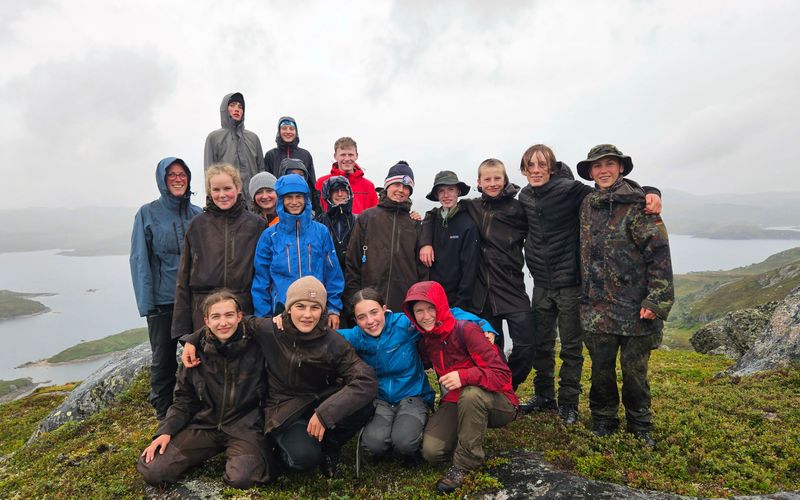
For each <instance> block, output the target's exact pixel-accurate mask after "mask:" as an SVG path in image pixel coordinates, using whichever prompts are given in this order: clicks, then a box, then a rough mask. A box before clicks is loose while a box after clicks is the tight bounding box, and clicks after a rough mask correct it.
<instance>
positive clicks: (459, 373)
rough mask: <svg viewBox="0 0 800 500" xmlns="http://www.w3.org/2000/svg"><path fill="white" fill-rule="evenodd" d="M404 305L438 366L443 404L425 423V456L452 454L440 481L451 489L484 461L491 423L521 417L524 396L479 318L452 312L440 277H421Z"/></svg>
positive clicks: (425, 356) (429, 362)
mask: <svg viewBox="0 0 800 500" xmlns="http://www.w3.org/2000/svg"><path fill="white" fill-rule="evenodd" d="M403 311H404V312H405V314H406V316H407V317H408V319H410V320H411V322H412V323H413V324H414V326H415V327H416V328H417V330H419V332H420V333H421V334H422V341H421V344H420V349H419V350H420V354H421V356H422V360H423V363H424V364H425V366H433V369H434V371H436V375H437V376H438V377H439V383H440V384H441V385H442V388H443V389H442V391H443V392H442V398H441V400H440V402H439V408H438V409H437V410H436V412H435V413H434V414H433V415H432V416H431V418H430V420H428V425H427V426H426V427H425V433H424V435H423V437H422V456H423V458H424V459H425V460H427V461H428V462H446V461H448V460H450V458H451V457H452V460H453V465H452V467H450V469H449V470H448V471H447V473H446V474H445V476H444V477H442V478H441V479H440V480H439V482H438V483H437V484H436V488H437V489H438V490H439V491H440V492H443V493H447V492H451V491H453V490H455V489H457V488H459V487H460V486H461V485H462V484H463V482H464V475H465V474H466V473H467V472H468V471H470V470H472V469H476V468H477V467H480V465H481V464H483V461H484V458H485V453H484V451H483V435H484V433H485V432H486V428H487V427H503V426H505V425H506V424H508V423H510V422H511V421H513V420H514V418H516V415H517V408H518V406H519V401H518V400H517V396H516V395H515V394H514V391H513V389H512V388H511V370H510V369H509V368H508V365H506V363H505V362H504V361H503V359H502V358H501V357H500V352H499V351H498V349H497V346H495V345H494V344H492V343H489V342H486V339H485V337H484V334H483V331H482V330H481V328H480V327H479V326H478V325H477V324H474V323H471V322H469V321H457V320H456V319H455V318H454V317H453V313H452V312H451V311H450V305H449V304H448V302H447V295H446V294H445V291H444V288H442V285H440V284H439V283H437V282H435V281H422V282H420V283H416V284H415V285H413V286H412V287H411V288H409V290H408V293H407V294H406V300H405V302H404V304H403Z"/></svg>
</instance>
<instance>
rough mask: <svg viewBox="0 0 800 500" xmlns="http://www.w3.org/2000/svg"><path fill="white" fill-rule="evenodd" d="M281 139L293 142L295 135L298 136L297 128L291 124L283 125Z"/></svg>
mask: <svg viewBox="0 0 800 500" xmlns="http://www.w3.org/2000/svg"><path fill="white" fill-rule="evenodd" d="M280 134H281V140H283V142H287V143H289V142H292V141H293V140H294V138H295V137H297V129H296V128H294V127H292V126H291V125H281V131H280Z"/></svg>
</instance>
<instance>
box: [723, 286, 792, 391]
mask: <svg viewBox="0 0 800 500" xmlns="http://www.w3.org/2000/svg"><path fill="white" fill-rule="evenodd" d="M792 363H800V287H797V288H795V289H794V290H792V291H791V292H790V293H789V295H787V296H786V298H785V299H783V300H782V301H781V302H780V303H779V304H778V306H777V307H776V308H775V311H774V312H773V313H772V317H771V318H770V320H769V323H768V324H767V326H766V328H765V329H764V331H763V333H762V334H761V335H760V336H759V337H758V338H757V339H756V341H755V343H754V344H753V347H752V348H751V349H750V350H749V351H747V353H745V354H744V356H742V357H741V358H740V359H739V361H738V362H737V363H736V364H735V365H733V366H732V367H731V368H729V369H728V370H727V372H726V374H727V375H731V376H743V375H751V374H753V373H756V372H760V371H764V370H775V369H778V368H781V367H785V366H787V365H789V364H792Z"/></svg>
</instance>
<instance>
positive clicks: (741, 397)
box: [0, 350, 800, 499]
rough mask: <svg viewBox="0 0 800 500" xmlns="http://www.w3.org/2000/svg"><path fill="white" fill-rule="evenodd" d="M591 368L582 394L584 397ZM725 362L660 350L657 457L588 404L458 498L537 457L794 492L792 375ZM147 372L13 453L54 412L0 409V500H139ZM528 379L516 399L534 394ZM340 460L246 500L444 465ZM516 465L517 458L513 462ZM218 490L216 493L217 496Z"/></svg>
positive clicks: (208, 473)
mask: <svg viewBox="0 0 800 500" xmlns="http://www.w3.org/2000/svg"><path fill="white" fill-rule="evenodd" d="M588 364H589V363H588V359H587V366H586V370H585V371H584V380H583V387H584V395H586V392H587V390H588V387H589V381H588V369H589V367H588ZM729 364H730V361H728V360H726V359H724V358H721V357H718V356H706V355H701V354H697V353H692V352H687V351H677V350H673V351H656V352H655V353H654V355H653V358H652V362H651V386H652V391H653V409H654V412H655V423H656V432H655V437H656V439H657V440H658V442H659V445H658V447H657V448H656V449H655V450H648V449H646V448H645V447H643V446H642V445H640V444H639V443H638V442H637V441H635V440H634V439H633V438H631V437H630V436H629V435H628V434H626V433H624V432H622V433H619V434H617V435H615V436H613V437H610V438H603V439H598V438H595V437H593V436H592V434H591V433H590V432H589V430H588V424H589V421H588V417H587V416H588V407H587V402H586V396H584V398H583V399H582V401H581V408H580V410H581V418H580V422H579V424H578V425H576V426H574V427H572V428H570V429H565V428H564V427H563V426H562V425H561V423H560V420H559V419H558V417H557V416H556V415H554V414H545V415H534V416H525V417H522V418H521V419H519V420H517V421H516V422H514V423H512V424H511V425H509V426H508V427H506V428H504V429H497V430H490V431H489V433H488V440H487V450H488V451H489V454H490V456H494V457H495V458H493V459H491V460H490V461H489V465H488V466H487V468H485V469H483V470H481V471H479V472H477V473H475V474H473V475H472V476H471V477H470V479H469V481H468V482H467V483H466V485H465V487H464V488H462V490H461V491H460V492H459V493H460V494H461V495H465V494H470V493H474V492H477V491H486V490H489V491H491V490H496V489H497V488H499V487H501V484H500V482H499V480H498V479H497V478H496V477H495V476H494V475H493V469H492V465H495V466H496V465H499V464H502V463H504V462H508V460H509V459H508V458H502V457H499V458H498V454H502V453H504V452H513V451H514V450H518V449H527V450H534V451H542V452H543V453H544V456H545V458H546V459H547V460H548V461H550V462H552V463H554V464H556V465H557V466H558V467H560V468H562V469H565V470H568V471H573V472H576V473H579V474H581V475H584V476H586V477H589V478H594V479H601V480H606V481H612V482H616V483H624V484H627V485H628V486H631V487H636V488H647V489H656V490H663V491H672V492H676V493H681V494H686V495H693V496H694V495H701V496H732V495H735V494H756V493H770V492H775V491H781V490H784V491H785V490H799V489H800V390H798V387H800V369H798V368H795V369H791V370H784V371H780V372H775V373H769V374H765V375H760V376H756V377H751V378H747V379H741V380H739V379H729V378H720V379H715V378H714V374H715V373H717V372H718V371H720V370H722V369H724V368H726V367H727V366H728V365H729ZM148 390H149V380H148V378H147V375H146V374H144V375H142V376H141V377H139V378H138V379H137V380H136V381H135V382H134V384H133V387H132V388H131V389H130V390H129V391H128V392H127V393H126V394H124V396H123V397H121V398H120V400H119V402H118V403H117V404H115V405H114V406H113V407H112V408H109V409H107V410H105V411H103V412H101V413H100V414H98V415H95V416H93V417H92V418H90V419H89V420H87V421H86V422H83V423H79V424H68V425H66V426H64V427H62V428H60V429H58V430H56V431H54V432H52V433H50V434H47V435H45V436H43V437H42V438H41V439H40V440H39V441H38V442H37V443H36V444H34V445H32V446H30V447H28V448H26V449H24V450H23V449H21V445H22V443H23V442H24V440H25V439H26V438H27V436H28V435H30V433H31V432H32V431H33V429H34V427H35V423H36V422H37V421H38V420H39V419H40V418H41V417H43V416H44V415H45V414H46V413H47V412H48V411H49V410H50V409H51V408H54V407H55V406H56V405H58V404H59V402H60V401H61V399H62V398H63V394H61V393H58V392H56V393H54V392H53V391H54V389H47V390H40V391H37V392H36V393H34V394H33V395H32V396H29V397H28V398H25V399H23V400H20V401H15V402H13V403H7V404H5V405H2V406H0V420H2V421H3V422H4V423H5V425H4V426H3V428H4V429H5V430H2V431H0V453H3V454H6V455H7V458H6V459H5V460H4V461H2V462H0V497H3V498H8V497H14V496H17V497H21V498H29V497H51V496H57V497H64V498H70V497H87V496H91V497H97V498H100V497H120V498H140V497H141V496H143V495H144V494H145V486H144V483H143V482H142V481H141V479H140V478H139V475H138V473H137V472H136V469H135V467H134V464H135V462H136V459H137V457H138V455H139V453H141V450H142V449H144V447H145V446H146V445H147V444H148V443H149V441H150V439H151V437H152V433H153V431H154V430H155V428H156V421H155V419H154V418H153V411H152V409H151V408H150V406H149V405H148V404H147V402H146V401H147V394H148ZM530 390H531V386H530V381H529V382H528V383H526V385H524V386H523V388H522V389H521V390H520V391H519V392H520V394H521V395H523V396H527V395H528V394H530ZM353 446H354V445H353V444H352V443H350V444H349V445H348V446H347V447H346V448H345V450H344V452H343V455H342V456H343V466H342V470H341V475H340V478H339V479H336V480H333V481H327V480H324V479H322V478H321V476H319V475H318V474H316V473H313V474H306V475H303V474H292V475H289V476H284V477H282V478H281V479H279V480H278V481H277V482H276V483H275V484H272V485H269V486H265V487H262V488H258V489H254V490H250V491H247V492H241V491H238V490H230V489H227V490H225V492H226V493H227V494H230V495H231V496H238V497H244V498H262V497H263V498H301V497H302V498H323V497H324V498H403V499H405V498H411V497H417V498H426V497H434V496H435V493H434V491H433V489H432V486H433V484H434V482H435V481H436V479H437V478H438V477H439V475H440V474H441V473H442V472H443V470H444V468H443V467H434V466H431V465H421V466H419V467H417V468H413V469H406V468H403V467H401V466H400V465H398V464H395V463H389V464H380V465H374V464H371V463H370V462H369V461H368V460H367V461H366V463H365V464H364V465H363V471H362V476H361V478H360V479H356V478H355V474H354V448H353ZM511 460H512V461H513V458H512V459H511ZM222 472H223V461H222V459H221V458H217V459H215V460H212V461H211V462H210V463H208V464H206V465H204V466H202V467H200V468H198V469H195V470H194V471H192V472H190V473H189V478H193V477H202V478H204V479H207V480H211V481H218V479H219V478H220V477H221V476H222ZM220 488H222V486H220Z"/></svg>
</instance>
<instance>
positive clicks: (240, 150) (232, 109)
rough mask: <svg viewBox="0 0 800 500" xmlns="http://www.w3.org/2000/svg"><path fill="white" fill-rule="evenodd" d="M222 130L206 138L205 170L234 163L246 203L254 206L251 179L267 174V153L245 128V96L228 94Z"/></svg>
mask: <svg viewBox="0 0 800 500" xmlns="http://www.w3.org/2000/svg"><path fill="white" fill-rule="evenodd" d="M219 118H220V122H221V128H218V129H217V130H215V131H213V132H211V133H210V134H208V137H206V149H205V157H204V162H203V163H204V165H205V168H208V167H209V166H211V165H213V164H215V163H230V164H231V165H233V166H235V167H236V168H238V169H239V173H240V174H241V176H242V183H243V184H242V186H243V189H244V193H243V194H244V199H245V200H248V203H251V202H252V200H253V195H252V193H249V192H248V189H249V186H250V178H251V177H253V176H254V175H256V174H257V173H259V172H263V171H264V152H263V151H262V150H261V140H260V139H259V138H258V136H257V135H256V134H254V133H253V132H250V131H249V130H245V128H244V96H243V95H242V93H241V92H234V93H232V94H227V95H226V96H225V97H223V98H222V103H221V104H220V106H219Z"/></svg>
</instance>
